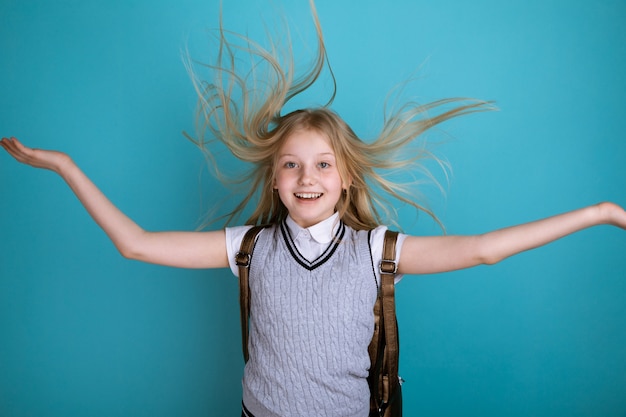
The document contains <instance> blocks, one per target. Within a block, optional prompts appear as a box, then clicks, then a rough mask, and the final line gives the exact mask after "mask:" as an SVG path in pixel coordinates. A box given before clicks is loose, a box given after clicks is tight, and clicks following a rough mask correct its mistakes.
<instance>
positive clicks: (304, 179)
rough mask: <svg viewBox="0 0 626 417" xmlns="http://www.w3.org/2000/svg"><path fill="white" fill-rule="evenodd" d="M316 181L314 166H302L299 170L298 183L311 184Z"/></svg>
mask: <svg viewBox="0 0 626 417" xmlns="http://www.w3.org/2000/svg"><path fill="white" fill-rule="evenodd" d="M316 182H317V172H316V171H315V169H314V168H311V167H308V166H304V167H303V168H302V169H301V170H300V177H299V178H298V183H299V184H300V185H313V184H315V183H316Z"/></svg>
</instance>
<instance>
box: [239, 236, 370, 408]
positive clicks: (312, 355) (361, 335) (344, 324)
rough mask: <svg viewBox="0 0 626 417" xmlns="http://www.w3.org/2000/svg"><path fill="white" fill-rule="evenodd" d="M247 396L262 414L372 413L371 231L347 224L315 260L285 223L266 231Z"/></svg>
mask: <svg viewBox="0 0 626 417" xmlns="http://www.w3.org/2000/svg"><path fill="white" fill-rule="evenodd" d="M250 291H251V301H250V303H251V315H250V316H251V318H250V343H249V344H250V346H249V350H250V360H249V361H248V363H247V364H246V368H245V371H244V379H243V401H244V404H245V405H246V407H247V408H248V409H249V410H250V411H251V412H252V413H253V414H254V415H255V416H257V417H266V416H272V417H274V416H282V417H286V416H342V417H344V416H345V417H352V416H354V417H366V416H368V414H369V398H370V392H369V387H368V384H367V379H366V378H367V375H368V369H369V366H370V361H369V355H368V352H367V347H368V345H369V342H370V340H371V338H372V333H373V329H374V315H373V306H374V303H375V301H376V295H377V285H376V278H375V275H374V270H373V266H372V259H371V251H370V247H369V235H368V232H367V231H355V230H353V229H351V228H349V227H347V226H345V225H343V224H340V226H339V228H338V230H337V235H336V239H335V240H333V241H332V242H331V243H330V244H329V247H328V249H327V250H326V251H325V252H324V253H322V255H321V256H320V257H319V258H317V259H316V260H313V261H308V260H306V259H305V258H304V257H303V256H302V255H300V253H299V252H298V251H297V249H296V247H295V244H294V243H293V241H292V239H291V236H290V235H289V232H288V231H287V227H286V226H285V225H284V224H281V225H279V226H274V227H272V228H268V229H265V230H263V231H262V232H261V234H260V236H259V238H258V240H257V243H256V246H255V248H254V252H253V256H252V260H251V265H250Z"/></svg>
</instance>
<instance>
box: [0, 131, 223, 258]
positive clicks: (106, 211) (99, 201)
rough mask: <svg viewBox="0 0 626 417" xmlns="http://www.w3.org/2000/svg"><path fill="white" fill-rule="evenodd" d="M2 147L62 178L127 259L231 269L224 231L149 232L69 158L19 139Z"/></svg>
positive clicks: (7, 141) (23, 160)
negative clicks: (32, 147) (110, 198)
mask: <svg viewBox="0 0 626 417" xmlns="http://www.w3.org/2000/svg"><path fill="white" fill-rule="evenodd" d="M0 145H2V147H3V148H4V149H5V150H6V151H7V152H8V153H9V154H11V155H12V156H13V157H14V158H15V159H16V160H18V161H19V162H22V163H24V164H27V165H30V166H33V167H36V168H44V169H49V170H51V171H53V172H56V173H57V174H59V175H60V176H61V177H62V178H63V179H64V180H65V182H66V183H67V184H68V185H69V186H70V188H71V189H72V191H74V194H76V196H77V197H78V199H79V200H80V202H81V203H82V204H83V206H84V207H85V209H86V210H87V212H88V213H89V214H90V215H91V217H92V218H93V219H94V220H95V221H96V223H97V224H98V225H99V226H100V227H101V228H102V229H103V230H104V232H105V233H106V234H107V235H108V236H109V238H110V239H111V241H113V244H114V245H115V246H116V247H117V249H118V250H119V251H120V253H121V254H122V255H123V256H124V257H126V258H129V259H135V260H139V261H144V262H150V263H155V264H161V265H169V266H176V267H183V268H225V267H227V266H228V259H227V257H226V237H225V233H224V231H223V230H220V231H213V232H147V231H145V230H143V229H142V228H141V227H139V226H138V225H137V224H136V223H135V222H133V221H132V220H131V219H130V218H128V217H127V216H126V215H125V214H124V213H122V212H121V211H120V210H119V209H118V208H117V207H115V206H114V205H113V204H112V203H111V202H110V201H109V199H107V198H106V196H105V195H104V194H103V193H102V192H101V191H100V190H99V189H98V188H97V187H96V186H95V185H94V184H93V182H91V180H89V178H88V177H87V176H86V175H85V174H84V173H83V172H82V171H81V170H80V169H79V168H78V166H77V165H76V164H75V163H74V162H73V161H72V159H71V158H70V157H69V156H68V155H66V154H63V153H61V152H55V151H45V150H40V149H31V148H28V147H26V146H24V145H22V144H21V143H20V142H19V141H18V140H17V139H15V138H11V139H7V138H3V139H2V141H0Z"/></svg>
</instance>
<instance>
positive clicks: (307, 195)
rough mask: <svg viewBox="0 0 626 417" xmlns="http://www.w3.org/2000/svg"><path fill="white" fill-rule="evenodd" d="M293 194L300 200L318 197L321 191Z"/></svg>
mask: <svg viewBox="0 0 626 417" xmlns="http://www.w3.org/2000/svg"><path fill="white" fill-rule="evenodd" d="M294 195H295V196H296V197H297V198H300V199H302V200H315V199H316V198H320V197H321V196H322V193H295V194H294Z"/></svg>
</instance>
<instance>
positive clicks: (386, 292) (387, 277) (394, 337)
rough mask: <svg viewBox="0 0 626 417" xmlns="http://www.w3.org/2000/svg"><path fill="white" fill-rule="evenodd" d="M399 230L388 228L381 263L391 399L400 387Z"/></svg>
mask: <svg viewBox="0 0 626 417" xmlns="http://www.w3.org/2000/svg"><path fill="white" fill-rule="evenodd" d="M397 238H398V232H395V231H390V230H387V231H386V232H385V240H384V243H383V259H382V260H381V263H380V272H381V281H382V286H381V296H382V313H383V317H384V332H385V358H384V364H383V371H384V373H385V374H387V376H388V381H385V382H386V383H388V385H389V386H388V389H386V390H385V391H386V392H385V394H386V395H384V397H383V398H384V399H385V400H386V401H389V399H390V396H391V395H393V393H395V392H396V390H397V389H398V384H399V378H398V364H399V356H400V343H399V338H398V323H397V321H396V302H395V274H396V272H397V271H398V262H397V261H396V241H397Z"/></svg>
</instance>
